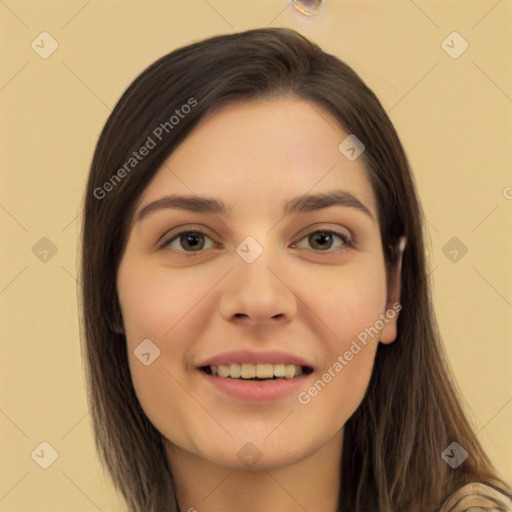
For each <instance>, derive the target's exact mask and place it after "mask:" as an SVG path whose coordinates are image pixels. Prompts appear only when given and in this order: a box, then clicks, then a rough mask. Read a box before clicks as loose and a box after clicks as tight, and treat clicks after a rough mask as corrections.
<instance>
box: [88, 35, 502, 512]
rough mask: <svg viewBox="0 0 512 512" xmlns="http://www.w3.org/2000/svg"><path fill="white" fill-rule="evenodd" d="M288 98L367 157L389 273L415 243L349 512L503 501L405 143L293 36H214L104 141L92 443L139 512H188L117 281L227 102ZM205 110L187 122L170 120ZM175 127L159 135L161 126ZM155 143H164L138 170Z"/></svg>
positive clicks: (364, 90)
mask: <svg viewBox="0 0 512 512" xmlns="http://www.w3.org/2000/svg"><path fill="white" fill-rule="evenodd" d="M279 96H293V97H296V98H300V99H304V100H306V101H308V102H311V103H312V104H317V105H320V106H322V107H323V108H325V109H326V110H327V111H329V112H330V113H331V114H333V115H334V116H335V117H336V119H337V120H338V121H339V123H340V126H341V127H342V128H343V129H344V130H345V131H346V132H347V133H354V134H356V135H357V137H358V138H359V139H360V140H361V141H363V143H364V144H365V146H366V149H365V151H364V153H363V155H362V157H361V158H363V161H364V164H365V169H366V171H367V173H368V177H369V179H370V181H371V185H372V188H373V191H374V193H375V196H376V199H377V204H378V218H379V223H380V232H381V240H382V246H383V251H384V257H385V260H386V264H387V266H388V269H390V268H391V266H392V265H393V264H394V263H395V262H396V258H397V251H396V246H397V242H398V240H399V238H400V237H401V236H402V235H404V236H406V237H407V246H406V248H405V251H404V254H403V263H402V277H401V304H402V310H401V313H400V317H399V320H398V336H397V339H396V341H395V342H394V343H392V344H390V345H383V344H379V347H378V350H377V354H376V360H375V364H374V370H373V374H372V377H371V380H370V383H369V386H368V390H367V392H366V395H365V397H364V399H363V401H362V403H361V404H360V406H359V408H358V409H357V411H356V412H355V413H354V414H353V416H352V417H351V418H350V419H349V421H348V422H347V423H346V425H345V434H344V446H343V453H342V462H341V464H342V468H341V470H342V479H341V489H340V500H339V507H340V509H342V510H343V511H345V512H353V511H354V512H363V511H364V512H366V511H381V512H399V511H407V512H412V511H422V512H426V511H433V510H436V509H437V508H438V507H439V506H440V505H441V503H442V502H443V500H444V499H446V497H447V496H448V495H449V494H450V493H451V492H453V491H454V490H455V489H456V488H458V487H460V486H461V485H463V484H465V483H467V482H471V481H480V482H488V483H492V482H495V483H496V482H498V484H499V485H500V486H501V487H502V488H505V484H503V482H501V481H500V480H499V478H498V476H497V474H496V472H495V470H494V469H493V468H492V465H491V463H490V461H489V459H488V458H487V456H486V455H485V453H484V451H483V450H482V448H481V446H480V443H479V442H478V440H477V439H476V436H475V434H474V432H473V431H472V429H471V427H470V425H469V424H468V421H467V420H466V418H465V416H464V413H463V410H462V407H461V405H460V398H459V396H458V393H457V391H456V386H455V385H454V383H453V382H452V377H451V376H450V372H449V369H448V367H447V365H446V363H445V359H444V354H443V350H442V347H441V344H440V335H439V333H438V330H437V322H436V319H435V316H434V312H433V308H432V303H431V295H430V285H429V280H428V275H427V268H426V261H425V247H424V235H423V221H422V210H421V206H420V204H419V201H418V198H417V194H416V190H415V185H414V181H413V177H412V173H411V170H410V168H409V164H408V162H407V158H406V156H405V153H404V150H403V148H402V146H401V143H400V141H399V138H398V136H397V133H396V132H395V129H394V127H393V125H392V123H391V121H390V120H389V118H388V116H387V115H386V112H385V111H384V109H383V107H382V105H381V103H380V102H379V100H378V99H377V97H376V96H375V95H374V93H373V92H372V91H371V90H370V89H369V88H368V87H367V86H366V85H365V84H364V82H363V81H362V80H361V79H360V78H359V77H358V76H357V75H356V73H355V72H354V71H353V70H352V69H351V68H350V67H348V66H347V65H346V64H344V63H343V62H341V61H340V60H339V59H338V58H336V57H334V56H333V55H330V54H328V53H325V52H324V51H322V50H321V49H320V48H319V47H318V46H317V45H315V44H313V43H312V42H310V41H309V40H307V39H306V38H304V37H303V36H302V35H300V34H299V33H297V32H295V31H294V30H291V29H283V28H267V29H258V30H250V31H246V32H242V33H237V34H230V35H223V36H216V37H213V38H209V39H206V40H204V41H200V42H197V43H194V44H191V45H188V46H185V47H183V48H180V49H177V50H175V51H173V52H171V53H169V54H168V55H165V56H164V57H162V58H160V59H159V60H157V61H156V62H155V63H153V64H152V65H151V66H149V67H148V68H147V69H146V70H145V71H144V72H143V73H142V74H140V75H139V76H138V77H137V78H136V79H135V81H134V82H133V83H132V84H131V85H130V86H129V87H128V89H127V90H126V92H125V93H124V94H123V95H122V97H121V99H120V100H119V102H118V103H117V105H116V107H115V109H114V110H113V112H112V114H111V115H110V117H109V119H108V121H107V122H106V124H105V126H104V128H103V131H102V133H101V135H100V137H99V140H98V143H97V146H96V150H95V154H94V158H93V162H92V166H91V170H90V174H89V178H88V183H87V189H86V192H85V198H84V217H83V229H82V238H81V249H80V254H81V262H80V263H81V268H80V271H81V272H80V278H81V281H82V284H83V287H82V292H81V296H80V307H81V327H82V341H83V353H84V364H85V373H86V379H87V386H88V400H89V405H90V410H91V414H92V421H93V427H94V435H95V441H96V446H97V449H98V452H99V455H100V457H101V460H102V462H103V464H104V466H105V467H106V468H107V469H108V471H109V473H110V475H111V477H112V479H113V482H114V484H115V486H116V488H117V489H119V490H120V491H121V492H122V494H123V495H124V497H125V499H126V501H127V504H128V506H129V509H130V511H132V512H135V511H142V510H143V511H153V512H162V511H163V510H173V511H177V510H178V504H177V500H176V489H175V486H174V482H173V477H172V474H171V471H170V468H169V464H168V461H167V459H166V454H165V449H164V444H163V440H162V436H161V434H160V433H159V432H158V431H157V430H156V429H155V427H154V426H153V425H152V424H151V423H150V421H149V420H148V418H147V417H146V415H145V414H144V412H143V410H142V408H141V407H140V405H139V402H138V400H137V398H136V395H135V391H134V388H133V385H132V380H131V376H130V371H129V366H128V358H127V348H126V339H125V337H124V335H123V331H122V317H121V312H120V307H119V302H118V297H117V289H116V275H117V269H118V266H119V263H120V260H121V258H122V255H123V252H124V248H125V244H126V241H127V235H128V230H129V224H130V221H131V218H132V215H133V212H134V209H135V207H136V204H137V201H138V199H139V198H140V196H141V194H142V192H143V191H144V189H145V188H146V187H147V186H148V184H149V182H150V181H151V179H152V178H153V177H154V175H155V173H156V172H157V170H158V169H159V167H160V166H161V164H162V163H163V162H164V160H165V159H166V158H167V157H168V156H169V155H170V153H171V152H172V151H173V150H174V149H175V148H176V147H177V145H178V144H179V143H180V142H181V141H183V140H184V139H185V137H187V135H188V134H189V133H190V132H191V130H192V129H194V128H195V127H197V125H198V123H199V122H200V121H201V120H203V119H204V118H205V116H207V115H210V114H212V113H213V112H215V111H216V110H217V109H219V108H220V107H222V106H223V105H225V104H226V103H227V102H231V101H249V100H253V99H263V98H269V97H279ZM191 100H192V101H191ZM192 102H195V103H194V106H193V108H188V109H184V110H183V111H181V112H186V114H185V115H181V116H180V117H179V121H178V122H176V120H174V121H171V122H170V121H169V120H171V117H172V116H173V115H174V116H175V117H176V109H180V108H181V107H182V106H183V105H186V104H188V105H192ZM176 119H177V118H176ZM166 122H167V123H168V124H167V125H165V126H166V130H163V129H161V130H160V131H161V132H162V133H160V132H157V133H159V137H158V138H157V137H156V135H155V129H156V128H157V127H159V126H161V124H162V123H164V124H165V123H166ZM148 137H151V138H152V140H153V141H154V142H155V144H156V145H155V146H154V147H153V148H152V149H151V151H150V152H149V154H147V156H145V158H144V159H141V160H140V161H139V160H138V161H137V163H136V164H135V165H133V164H134V162H132V163H131V165H132V166H131V167H127V165H126V163H127V162H129V161H130V157H131V156H132V154H133V152H134V151H137V150H138V149H139V148H140V147H141V146H142V145H143V144H145V143H146V141H147V140H148ZM157 139H158V140H157ZM123 166H124V167H123ZM132 167H133V168H132ZM123 168H124V169H125V172H124V173H123V172H122V171H121V172H120V169H123ZM453 441H456V442H458V443H459V444H460V445H461V446H462V447H463V448H464V449H465V450H466V451H467V452H468V454H469V457H468V458H467V460H466V461H465V462H464V463H463V464H462V465H461V466H460V467H459V468H458V469H456V470H454V469H452V468H451V467H450V466H449V465H448V464H446V463H445V462H444V460H443V459H442V457H441V453H442V452H443V451H444V450H445V448H446V447H447V446H448V445H449V444H450V443H452V442H453Z"/></svg>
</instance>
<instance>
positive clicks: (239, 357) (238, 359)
mask: <svg viewBox="0 0 512 512" xmlns="http://www.w3.org/2000/svg"><path fill="white" fill-rule="evenodd" d="M231 363H238V364H242V363H252V364H258V363H260V364H263V363H271V364H280V363H282V364H295V365H297V366H303V367H307V368H311V369H313V365H312V364H311V363H309V362H308V361H306V360H305V359H303V358H301V357H298V356H296V355H293V354H287V353H286V352H279V351H276V350H272V351H267V352H251V351H249V350H236V351H232V352H223V353H222V354H218V355H216V356H212V357H210V358H208V359H206V360H205V361H204V362H203V363H201V364H199V365H198V368H202V367H203V366H212V365H213V366H218V365H220V364H226V365H229V364H231Z"/></svg>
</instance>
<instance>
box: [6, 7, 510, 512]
mask: <svg viewBox="0 0 512 512" xmlns="http://www.w3.org/2000/svg"><path fill="white" fill-rule="evenodd" d="M0 20H1V28H0V32H1V62H2V66H1V70H0V102H1V115H2V124H1V144H2V146H1V169H2V174H1V192H0V223H1V224H0V225H1V228H2V238H1V248H2V251H1V267H0V268H1V271H0V272H1V273H0V308H1V312H0V315H1V316H0V319H1V333H2V343H1V387H0V393H1V394H0V439H1V444H2V449H1V453H2V455H1V460H2V462H1V469H0V471H1V472H0V510H1V511H2V512H9V511H18V512H20V511H36V510H37V511H69V510H73V511H77V512H78V511H96V510H103V511H110V510H123V506H122V501H121V500H120V499H119V497H116V495H115V493H114V491H113V489H112V487H111V484H110V482H109V480H108V479H107V478H105V477H104V475H103V474H102V470H101V468H100V466H99V462H98V460H97V457H96V453H95V450H94V446H93V442H92V437H91V431H90V425H89V419H90V417H89V414H88V410H87V404H86V399H85V390H84V383H83V379H82V374H81V371H82V369H81V357H80V346H79V340H78V319H77V306H76V290H75V287H76V286H77V283H76V280H75V276H76V254H77V249H76V248H77V237H78V233H79V226H80V221H81V216H80V209H79V205H80V204H81V199H82V191H83V188H84V183H85V179H86V175H87V172H88V167H89V164H90V160H91V156H92V152H93V149H94V145H95V142H96V140H97V137H98V135H99V132H100V130H101V128H102V126H103V124H104V122H105V121H106V119H107V116H108V115H109V113H110V111H111V109H112V108H113V106H114V105H115V102H116V101H117V100H118V99H119V97H120V95H121V93H122V92H123V91H124V89H125V88H126V87H127V86H128V85H129V83H130V82H131V81H132V80H133V78H135V76H136V75H137V74H138V73H139V72H141V71H142V69H143V68H145V67H146V66H147V65H148V64H150V63H151V62H153V61H154V60H156V59H157V58H158V57H160V56H161V55H163V54H165V53H168V52H169V51H171V50H172V49H174V48H176V47H177V46H179V45H183V44H186V43H189V42H192V41H194V40H198V39H202V38H204V37H206V36H210V35H214V34H220V33H227V32H235V31H241V30H245V29H249V28H255V27H264V26H289V27H294V28H296V29H298V30H299V31H301V32H302V33H304V34H305V35H306V36H309V37H311V38H312V39H313V40H315V41H316V42H318V43H319V44H320V45H321V46H322V47H323V48H324V49H326V50H327V51H330V52H332V53H335V54H336V55H338V56H339V57H341V58H342V59H344V60H345V61H346V62H347V63H349V64H350V65H352V66H353V67H354V68H355V69H356V71H357V72H358V73H359V74H360V75H361V76H362V78H363V79H364V80H365V81H367V83H368V85H369V86H370V87H371V88H372V89H373V90H374V91H375V92H376V94H377V96H379V98H380V99H381V101H382V103H383V105H384V107H385V108H386V110H387V111H388V112H389V115H390V117H391V119H392V121H393V122H394V123H395V126H396V128H397V130H398V133H399V134H400V136H401V139H402V141H403V144H404V146H405V148H406V151H407V154H408V156H409V158H410V161H411V164H412V166H413V169H414V171H415V176H416V180H417V184H418V188H419V193H420V197H421V199H422V202H423V206H424V209H425V216H426V219H427V222H428V224H427V226H428V232H429V237H430V240H431V247H430V268H431V271H432V273H431V276H432V280H433V285H434V299H435V306H436V311H437V315H438V319H439V323H440V329H441V333H442V335H443V337H444V340H445V344H446V348H447V352H448V355H449V358H450V362H451V365H452V366H453V369H454V372H455V374H456V377H457V380H458V383H459V385H460V388H461V390H462V392H463V395H464V397H465V399H466V401H467V406H468V409H469V410H470V411H471V414H472V420H473V422H474V425H475V429H476V432H477V435H478V438H479V439H480V440H481V441H482V443H483V445H484V446H485V448H486V449H487V450H488V453H489V454H490V456H491V458H492V460H493V461H494V462H495V463H496V465H497V467H498V469H499V470H500V471H501V473H502V475H503V477H504V478H506V479H507V480H508V481H509V482H511V481H512V467H511V460H512V436H511V435H510V433H511V432H512V385H511V374H512V372H511V369H512V349H511V342H510V340H511V338H512V325H511V317H512V315H511V313H512V287H511V282H512V268H511V265H510V262H511V261H512V241H511V236H510V234H511V233H512V215H511V212H512V188H511V187H512V175H511V173H510V169H511V157H512V151H511V144H510V134H511V118H512V115H511V112H512V99H511V98H512V92H511V89H512V87H511V86H512V76H511V75H512V71H511V65H510V63H511V62H512V55H511V53H512V30H511V21H510V20H512V3H511V1H510V0H501V1H497V0H492V1H471V2H469V1H459V2H455V1H425V0H424V1H420V0H416V1H414V2H413V1H405V0H403V1H398V0H397V1H379V2H368V1H335V0H327V1H326V5H325V6H324V9H323V10H322V12H321V13H320V15H318V16H317V17H314V18H307V17H304V16H303V15H300V14H299V13H298V12H297V11H295V10H294V9H293V7H292V6H291V5H290V4H289V2H288V1H287V0H258V1H253V2H249V1H235V0H208V1H206V0H194V1H187V2H185V1H183V0H181V1H178V0H165V1H163V0H162V1H146V2H143V1H124V2H121V1H106V0H103V1H102V0H92V1H87V0H79V1H69V0H67V1H51V2H50V1H46V2H43V1H40V0H38V1H15V0H5V1H0ZM43 31H46V32H48V33H49V34H50V35H51V36H52V37H53V38H54V39H55V40H56V41H57V42H58V45H59V46H58V49H57V50H56V51H55V52H54V53H53V54H52V55H51V56H49V57H48V58H46V59H43V58H42V57H40V56H39V54H38V53H36V51H34V50H33V49H32V47H31V43H32V41H34V40H36V43H38V42H39V43H38V44H39V45H40V46H43V43H41V38H38V36H39V34H41V33H42V32H43ZM454 31H457V32H458V33H459V34H460V35H461V36H462V38H463V39H464V40H465V41H467V43H468V44H469V48H468V49H467V50H466V51H465V52H464V53H462V54H461V55H460V56H459V57H458V58H456V59H454V58H452V57H450V56H449V55H448V54H447V53H446V51H445V50H444V49H443V46H442V42H443V41H444V40H445V39H446V38H447V36H448V35H449V34H451V33H452V32H454ZM45 41H46V43H44V47H45V48H46V49H48V48H49V47H50V46H49V40H48V39H45ZM446 44H448V45H449V46H452V47H453V48H452V49H451V50H450V51H452V52H454V51H455V52H456V51H460V49H461V48H462V46H461V44H463V41H462V40H460V39H457V36H456V37H455V39H454V38H453V36H452V37H451V38H449V39H448V40H447V42H446V43H445V45H446ZM41 51H42V49H41ZM507 187H508V188H507ZM44 237H46V238H48V239H49V240H51V242H52V244H54V246H55V247H56V249H57V252H56V254H54V255H53V256H52V253H51V251H50V252H49V253H48V254H47V255H46V259H47V261H46V262H45V261H41V260H40V258H44V257H45V253H44V252H41V251H43V250H44V248H45V247H46V248H48V247H47V246H48V241H43V242H39V241H40V239H42V238H44ZM453 237H457V238H458V239H459V241H460V242H461V243H463V244H464V245H465V246H466V247H467V253H466V254H465V255H463V256H460V254H461V252H460V250H459V252H458V255H459V259H458V261H455V262H454V261H451V259H450V258H453V257H454V256H453V253H452V254H451V255H450V251H453V249H454V247H455V246H453V247H452V246H451V245H448V246H447V247H446V244H447V243H448V242H449V240H450V239H452V238H453ZM38 242H39V243H40V244H41V245H38V246H36V250H34V252H35V253H36V254H34V252H33V247H34V246H35V245H36V244H37V243H38ZM452 243H453V242H452ZM457 243H459V242H457ZM45 244H46V245H45ZM443 248H444V249H443ZM455 250H458V249H457V248H456V247H455ZM38 251H39V252H38ZM443 251H444V252H443ZM445 253H446V254H445ZM43 441H46V442H48V443H50V445H51V446H52V447H53V448H54V449H55V450H56V451H57V453H58V458H57V459H56V461H55V462H54V463H53V464H52V465H51V466H50V467H48V469H42V468H41V467H40V466H39V465H38V464H37V463H36V462H35V460H33V458H31V454H32V452H33V451H34V450H35V449H36V448H38V446H39V445H40V443H41V442H43ZM40 450H41V449H40V448H39V449H38V450H36V454H37V453H39V455H40V456H39V458H38V457H37V455H34V459H37V460H39V461H42V460H43V459H45V460H46V461H48V460H49V459H48V457H49V453H50V452H49V451H48V449H46V452H44V448H43V452H44V456H42V455H41V454H42V453H43V452H41V451H40Z"/></svg>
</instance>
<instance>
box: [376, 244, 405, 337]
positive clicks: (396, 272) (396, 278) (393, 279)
mask: <svg viewBox="0 0 512 512" xmlns="http://www.w3.org/2000/svg"><path fill="white" fill-rule="evenodd" d="M406 245H407V238H406V237H405V236H402V237H400V240H399V242H398V244H397V249H396V251H397V255H396V261H395V264H394V266H393V269H392V270H391V272H390V273H389V274H388V282H387V298H386V311H385V326H384V329H383V330H382V333H381V338H380V342H381V343H384V344H389V343H393V341H395V339H396V336H397V322H398V314H399V312H400V310H401V309H402V306H401V304H400V292H401V285H400V283H401V276H402V256H403V252H404V249H405V246H406Z"/></svg>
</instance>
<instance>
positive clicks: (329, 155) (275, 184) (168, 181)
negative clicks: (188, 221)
mask: <svg viewBox="0 0 512 512" xmlns="http://www.w3.org/2000/svg"><path fill="white" fill-rule="evenodd" d="M348 135H349V134H347V133H346V132H345V131H344V130H343V128H342V127H341V126H340V125H339V123H338V122H337V120H336V118H335V117H334V116H333V115H332V114H330V113H329V112H328V111H326V110H325V109H323V108H322V107H321V106H320V105H318V104H315V103H312V102H309V101H304V100H300V99H295V98H279V99H272V100H258V101H252V102H243V103H242V102H237V103H232V104H230V105H227V106H225V107H223V108H221V109H220V110H219V111H217V112H216V113H215V114H213V115H212V116H211V117H209V118H208V119H206V120H205V121H204V122H203V123H201V124H200V125H199V126H198V127H196V129H195V130H194V131H193V132H192V133H191V134H190V135H189V136H188V137H187V138H186V139H185V140H184V141H183V142H182V143H181V145H180V146H179V147H178V148H177V149H176V150H175V151H174V152H173V153H172V155H170V157H169V158H168V159H167V160H166V162H165V163H164V164H163V165H162V167H161V168H160V169H159V170H158V171H157V173H156V175H155V177H154V179H153V180H152V182H151V183H150V184H149V186H148V187H147V189H146V190H145V191H144V193H143V195H142V197H141V199H140V200H139V203H138V204H139V208H137V211H136V215H137V213H138V212H140V210H141V209H142V208H143V207H144V205H145V204H147V203H149V202H151V201H155V200H158V199H160V198H161V197H163V196H165V195H166V194H187V195H200V196H208V197H211V196H215V197H220V198H222V199H223V200H224V201H225V202H226V203H227V204H230V205H235V206H234V208H233V212H232V213H233V214H234V215H237V214H239V215H243V214H244V213H246V214H248V215H249V214H251V215H254V214H261V213H262V211H263V209H268V210H273V211H277V210H278V209H281V207H282V203H283V202H284V201H285V200H286V199H288V198H290V197H297V196H300V195H302V194H308V193H319V192H323V191H328V190H333V189H342V190H345V191H347V192H349V193H351V194H352V195H354V196H356V197H357V198H358V199H359V200H361V201H362V202H363V203H364V204H365V205H366V207H367V208H368V209H369V210H370V212H371V213H372V215H374V217H375V218H376V216H377V213H376V204H375V198H374V194H373V191H372V187H371V184H370V182H369V180H368V178H367V173H366V170H365V168H364V164H363V161H362V158H357V159H356V160H354V161H350V160H349V159H347V158H346V157H345V156H344V154H343V153H342V152H340V150H339V145H340V143H341V142H342V141H343V140H344V139H345V138H346V137H347V136H348Z"/></svg>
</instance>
